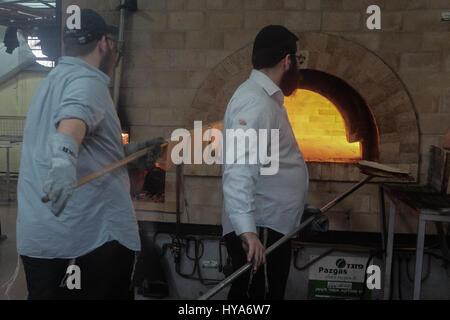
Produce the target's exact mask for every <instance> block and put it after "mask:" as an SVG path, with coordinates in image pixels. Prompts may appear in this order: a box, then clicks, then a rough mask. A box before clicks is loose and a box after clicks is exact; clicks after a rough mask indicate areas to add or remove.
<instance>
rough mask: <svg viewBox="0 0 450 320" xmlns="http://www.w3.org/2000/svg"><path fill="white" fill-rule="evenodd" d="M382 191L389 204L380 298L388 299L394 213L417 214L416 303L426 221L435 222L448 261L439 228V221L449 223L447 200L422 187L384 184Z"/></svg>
mask: <svg viewBox="0 0 450 320" xmlns="http://www.w3.org/2000/svg"><path fill="white" fill-rule="evenodd" d="M383 188H384V191H385V192H386V194H387V195H388V197H389V202H390V214H389V225H388V240H387V248H386V269H385V279H384V299H389V293H390V282H391V268H392V254H393V244H394V227H395V218H396V215H397V211H402V212H407V213H411V214H414V215H417V217H418V220H419V223H418V228H417V247H416V268H415V275H414V294H413V299H414V300H419V299H420V289H421V282H422V263H423V253H424V242H425V226H426V223H427V222H428V221H433V222H435V223H436V228H437V231H438V235H439V237H440V240H441V250H442V253H443V255H444V256H445V257H447V258H449V259H450V254H449V249H448V246H447V240H446V238H445V234H444V231H443V230H444V229H443V226H442V223H443V222H450V197H449V196H447V195H443V194H441V193H438V192H433V190H430V189H428V188H427V187H426V186H398V185H384V186H383Z"/></svg>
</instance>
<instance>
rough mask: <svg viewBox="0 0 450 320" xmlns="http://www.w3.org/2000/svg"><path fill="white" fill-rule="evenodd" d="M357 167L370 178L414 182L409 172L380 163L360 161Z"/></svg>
mask: <svg viewBox="0 0 450 320" xmlns="http://www.w3.org/2000/svg"><path fill="white" fill-rule="evenodd" d="M356 166H357V167H359V169H360V170H361V172H362V173H364V174H366V175H368V176H373V177H382V178H396V179H405V180H408V181H412V180H414V178H413V177H412V176H411V175H410V174H409V172H408V171H406V170H401V169H398V168H394V167H391V166H387V165H385V164H381V163H378V162H373V161H367V160H360V161H358V163H357V164H356Z"/></svg>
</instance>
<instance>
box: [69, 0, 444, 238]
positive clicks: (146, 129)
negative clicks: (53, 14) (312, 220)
mask: <svg viewBox="0 0 450 320" xmlns="http://www.w3.org/2000/svg"><path fill="white" fill-rule="evenodd" d="M63 3H64V4H63V7H64V8H65V7H67V5H68V4H78V5H80V6H81V7H89V8H93V9H96V10H98V11H99V12H100V13H101V14H102V15H104V16H105V17H106V18H107V20H108V21H109V22H111V23H116V24H118V20H119V19H118V18H119V15H118V12H117V11H115V10H114V8H115V6H116V5H117V3H118V1H103V0H90V1H84V0H71V1H69V0H64V1H63ZM373 4H376V5H379V6H380V8H381V17H382V22H381V28H382V29H381V30H368V29H367V28H366V19H367V17H368V14H366V9H367V7H368V6H369V5H373ZM139 7H140V8H139V11H137V12H135V13H132V14H130V15H129V16H128V17H127V23H126V33H125V37H126V49H125V50H126V52H125V60H124V74H123V81H122V85H121V87H122V91H121V98H120V109H121V112H122V113H123V114H125V115H126V117H125V118H126V121H127V125H129V126H130V127H131V139H132V140H135V141H136V140H138V141H139V140H144V139H146V138H149V137H153V136H157V135H163V136H165V137H169V136H170V133H171V132H172V130H173V129H175V128H179V127H185V126H186V123H187V122H188V119H189V118H190V116H191V114H192V113H191V111H192V107H195V105H194V102H195V99H196V97H197V95H198V91H199V89H200V88H201V87H207V85H206V84H205V82H206V80H207V79H208V78H209V77H210V75H211V73H212V72H213V71H214V70H216V68H217V67H218V66H219V65H220V64H222V63H223V61H224V60H225V59H226V58H227V57H229V56H230V55H232V54H234V53H236V52H237V51H239V50H240V49H242V48H244V47H246V46H247V47H248V46H251V42H252V41H253V39H254V37H255V36H256V34H257V32H258V31H259V30H260V28H262V27H263V26H265V25H268V24H282V25H285V26H286V27H288V28H290V29H291V30H292V31H294V32H296V33H298V34H304V35H306V36H305V37H306V38H307V37H308V33H311V32H313V33H319V34H326V35H329V36H337V37H340V38H343V39H345V40H347V41H350V42H352V43H354V44H356V45H358V46H360V47H361V48H362V50H361V52H370V53H371V54H373V55H374V56H375V57H377V58H379V59H380V60H381V61H383V63H384V64H385V65H386V68H387V69H389V70H390V71H392V74H394V75H395V77H393V78H391V79H390V81H392V83H400V84H401V85H402V86H403V88H404V92H405V93H406V95H405V94H403V93H402V94H401V95H399V96H394V95H392V96H391V99H390V100H389V101H388V102H385V103H384V104H383V103H382V102H383V101H381V102H380V104H379V105H378V106H374V107H375V109H376V108H378V110H377V113H378V114H379V116H380V117H381V118H382V117H383V112H384V111H386V110H389V112H390V113H387V114H385V115H384V120H383V121H382V125H380V128H379V129H380V130H382V131H383V132H384V140H383V141H381V143H382V148H381V149H382V150H384V151H385V154H386V155H390V154H392V155H393V154H395V153H398V154H402V159H401V160H398V159H396V158H395V157H393V156H392V157H391V156H387V158H385V159H384V160H385V161H384V162H385V163H400V164H401V163H417V164H418V167H417V168H415V170H414V171H415V173H416V174H417V179H418V181H419V182H425V181H426V179H425V178H426V173H427V167H428V148H429V146H430V145H437V146H440V145H441V140H442V136H443V134H444V133H445V131H446V129H447V128H448V127H449V126H450V22H441V21H440V20H441V17H440V14H441V12H442V11H450V3H449V2H448V1H447V0H149V1H145V0H141V1H139ZM325 38H326V37H324V41H326V40H325ZM308 45H309V46H310V48H313V47H314V46H315V48H316V50H315V51H316V52H321V54H316V55H314V54H313V55H312V56H310V57H309V59H310V62H311V63H313V64H314V65H315V66H316V67H317V68H319V69H320V68H324V67H325V66H326V67H327V68H334V70H335V71H336V72H341V71H342V72H344V73H345V70H347V69H348V70H350V69H356V70H358V69H361V70H362V71H364V72H365V74H367V73H369V77H371V79H372V80H373V81H377V80H380V79H379V78H377V77H380V76H383V72H380V73H379V71H380V70H378V69H373V68H372V69H371V66H372V64H371V61H372V60H371V58H370V57H369V56H366V57H368V58H367V59H366V60H364V59H362V60H361V58H364V57H363V56H358V53H357V52H353V53H352V52H346V51H345V48H341V49H340V50H341V51H340V54H342V55H347V56H348V60H349V61H350V65H345V63H346V62H342V63H341V64H338V65H334V63H333V53H336V50H335V49H333V48H334V47H333V42H327V43H325V42H322V43H321V42H320V41H315V42H314V43H308ZM324 45H326V47H323V46H324ZM300 46H301V43H300ZM313 51H314V50H313ZM352 54H356V55H355V56H353V57H352ZM363 55H364V54H363ZM247 58H248V56H246V55H245V54H244V55H242V56H241V60H242V61H241V65H239V68H241V70H237V71H241V72H242V74H241V75H240V76H239V77H237V78H239V79H241V78H242V77H245V75H246V74H248V71H247V69H246V67H245V66H247V68H249V66H250V61H248V60H245V59H247ZM357 61H359V62H361V64H359V63H357ZM216 80H217V79H216ZM353 80H354V81H355V83H360V84H361V85H364V83H361V81H362V80H363V79H362V78H358V77H355V78H354V79H353ZM211 81H214V79H211ZM238 84H239V81H237V80H236V81H235V82H234V83H232V85H230V88H229V89H228V91H226V92H224V93H221V94H222V95H223V97H222V98H223V99H225V97H226V96H227V95H229V94H231V93H232V87H233V86H234V87H235V86H237V85H238ZM386 86H387V87H388V88H389V83H386ZM372 88H373V86H372ZM383 90H385V89H384V88H383V89H378V90H373V91H370V92H362V94H364V95H367V96H370V98H371V99H373V101H376V100H377V99H379V98H380V97H381V98H382V97H383V95H382V94H383ZM390 94H393V93H390ZM211 97H213V98H214V97H215V95H214V91H211V96H210V97H208V95H205V96H204V98H205V99H206V101H204V102H205V103H206V102H208V99H211ZM396 99H397V100H396ZM402 99H406V100H408V101H410V102H411V108H408V109H403V107H404V103H403V102H402V101H403V100H402ZM392 110H394V111H392ZM198 111H199V112H198V113H197V116H198V117H199V119H202V118H203V117H205V119H208V114H210V113H209V112H204V111H203V112H202V111H201V110H200V109H199V110H198ZM220 112H222V111H220ZM220 112H219V113H220ZM392 112H395V115H394V118H392ZM411 119H415V121H412V120H411ZM413 122H414V123H413ZM399 128H400V130H401V131H402V137H406V139H408V133H409V132H410V133H411V134H410V138H409V139H410V140H409V141H408V140H406V142H405V140H403V139H402V140H401V141H400V140H398V136H395V135H394V134H392V133H393V132H394V131H395V130H396V129H399ZM411 144H416V147H415V148H416V149H417V153H414V152H412V151H411V150H410V146H411ZM416 149H414V150H416ZM399 161H400V162H399ZM310 168H311V169H310V170H312V171H314V172H316V171H317V172H318V174H321V171H320V170H323V169H318V168H317V167H316V166H314V165H312V166H310ZM318 170H319V171H320V172H319V171H318ZM326 170H331V169H326ZM337 171H339V170H337ZM337 171H336V172H337ZM337 173H338V172H337ZM343 174H344V175H345V174H347V173H343ZM353 175H354V176H353V177H351V178H350V177H343V180H348V181H353V180H355V179H356V178H357V177H356V176H357V174H353ZM190 179H191V181H190ZM202 179H203V180H208V181H210V180H211V181H214V180H216V182H214V187H212V186H211V185H209V184H208V183H210V182H208V183H206V182H205V183H203V182H202V181H203V180H202ZM186 183H187V184H188V183H191V184H192V186H191V187H192V188H189V192H187V202H188V203H192V206H191V207H192V209H191V217H190V219H189V222H190V223H203V222H205V223H209V224H211V223H212V224H218V223H220V217H218V215H220V207H221V200H219V199H220V198H221V194H220V193H221V189H220V177H201V176H200V177H199V176H192V178H190V177H188V178H187V179H186ZM194 186H195V187H194ZM345 186H348V185H345V184H343V185H342V186H337V185H336V186H333V185H332V184H330V183H329V182H327V181H324V182H321V181H313V182H312V183H311V190H310V195H309V198H310V199H311V202H313V203H316V204H317V205H319V204H325V203H326V202H327V201H328V200H329V198H328V197H331V196H332V195H333V194H337V193H338V192H339V191H340V188H344V187H345ZM330 188H332V189H330ZM333 188H334V189H333ZM376 189H377V188H376V187H375V185H369V186H367V187H364V188H363V189H362V190H361V191H358V193H357V194H355V198H352V200H350V199H349V201H348V202H347V201H346V202H343V203H342V204H341V205H340V207H339V208H337V209H336V213H333V215H334V216H335V218H333V222H332V226H333V228H335V229H339V230H354V231H377V230H378V217H377V213H378V202H377V200H376V193H377V192H376ZM196 192H198V193H199V194H196ZM213 193H214V194H213ZM216 193H217V194H216ZM203 194H212V195H211V197H209V198H208V199H207V201H206V200H205V199H203V200H205V201H204V202H202V201H201V200H202V199H201V198H202V196H203ZM200 195H201V196H200ZM357 198H358V199H357ZM211 199H213V200H214V201H213V202H211V201H212V200H211ZM210 200H211V201H210ZM215 200H217V202H215ZM202 203H203V204H202ZM194 204H195V206H194ZM194 208H195V209H194ZM338 209H339V210H338ZM194 211H195V213H193V212H194ZM338 212H351V214H350V213H349V214H348V215H346V214H345V213H344V214H343V215H338ZM139 215H140V216H143V215H144V213H139ZM152 215H158V217H157V218H155V219H160V218H161V217H163V216H164V214H162V213H149V214H148V215H146V217H149V216H152ZM211 215H212V216H211ZM160 216H161V217H160ZM164 217H165V216H164ZM151 219H153V218H151ZM161 219H172V217H170V218H161ZM184 219H186V221H187V218H186V216H184V217H183V221H184ZM405 225H409V224H405ZM408 228H409V227H405V228H403V229H402V231H406V232H413V231H414V228H412V229H411V230H406V229H408ZM400 229H401V228H400Z"/></svg>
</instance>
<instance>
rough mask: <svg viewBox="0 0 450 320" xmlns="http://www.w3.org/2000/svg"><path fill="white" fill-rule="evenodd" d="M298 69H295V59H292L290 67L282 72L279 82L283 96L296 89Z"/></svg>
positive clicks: (290, 93)
mask: <svg viewBox="0 0 450 320" xmlns="http://www.w3.org/2000/svg"><path fill="white" fill-rule="evenodd" d="M299 76H300V71H299V70H298V69H297V63H296V61H295V60H294V61H292V63H291V67H290V68H289V70H288V71H286V72H285V73H284V74H283V77H282V78H281V82H280V89H281V91H283V94H284V96H285V97H289V96H290V95H292V94H293V93H294V91H295V90H297V89H298V82H299Z"/></svg>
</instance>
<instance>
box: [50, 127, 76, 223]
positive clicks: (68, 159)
mask: <svg viewBox="0 0 450 320" xmlns="http://www.w3.org/2000/svg"><path fill="white" fill-rule="evenodd" d="M49 147H50V152H51V155H50V156H51V168H50V170H49V172H48V175H47V179H46V180H45V182H44V188H43V191H44V193H45V197H46V198H47V199H48V200H49V201H51V210H52V212H53V214H54V215H55V216H59V215H60V214H61V212H62V211H63V210H64V207H65V206H66V204H67V201H68V200H69V198H70V196H71V195H72V193H73V190H74V189H75V188H76V186H77V172H76V160H77V156H78V143H77V141H76V140H75V139H73V138H72V137H71V136H68V135H65V134H62V133H56V134H54V135H53V136H52V137H50V142H49Z"/></svg>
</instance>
